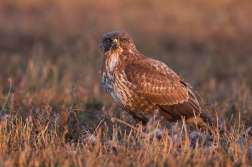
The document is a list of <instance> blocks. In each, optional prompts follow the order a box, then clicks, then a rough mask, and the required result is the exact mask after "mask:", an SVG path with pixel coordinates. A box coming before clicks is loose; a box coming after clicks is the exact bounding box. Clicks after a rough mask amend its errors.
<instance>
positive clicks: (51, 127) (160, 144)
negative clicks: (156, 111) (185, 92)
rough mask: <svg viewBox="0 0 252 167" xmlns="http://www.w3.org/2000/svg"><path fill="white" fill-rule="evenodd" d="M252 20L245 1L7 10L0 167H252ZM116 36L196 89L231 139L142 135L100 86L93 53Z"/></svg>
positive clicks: (29, 5)
mask: <svg viewBox="0 0 252 167" xmlns="http://www.w3.org/2000/svg"><path fill="white" fill-rule="evenodd" d="M251 11H252V3H251V2H250V1H247V0H241V1H239V2H238V1H235V0H221V1H210V0H205V1H201V0H193V1H188V2H186V1H181V0H178V1H162V0H157V1H155V2H154V1H150V0H140V1H137V2H135V1H133V0H129V1H127V2H126V1H125V2H121V1H112V0H108V1H106V2H105V1H100V0H98V1H86V0H85V1H78V0H73V1H67V0H63V1H62V0H61V1H59V0H54V1H50V0H44V1H34V0H23V1H14V0H1V1H0V109H1V111H0V116H1V120H0V147H1V148H0V166H213V165H214V166H251V165H252V164H251V161H252V158H251V156H252V155H251V154H252V138H251V130H250V129H249V128H250V127H252V123H251V122H252V104H251V101H252V93H251V91H252V86H251V85H252V80H251V77H252V48H251V46H252V31H251V30H252V22H251V20H252V15H251ZM115 29H125V30H127V31H128V32H129V33H130V34H131V36H132V38H133V40H134V41H135V43H136V45H137V48H138V49H139V50H140V51H141V52H142V53H144V54H145V55H147V56H150V57H153V58H156V59H159V60H162V61H164V62H165V63H166V64H168V65H169V66H170V67H171V68H172V69H174V70H175V71H176V72H178V73H179V74H180V75H181V76H183V77H184V78H185V80H186V81H187V82H189V83H191V85H193V86H194V91H197V92H199V96H198V97H199V99H200V102H201V104H202V106H204V104H205V103H207V104H210V105H207V106H208V107H204V108H205V110H207V112H208V113H209V114H210V115H211V116H213V117H215V118H216V117H218V118H220V119H221V120H222V121H223V124H224V127H225V128H226V132H225V133H224V134H219V133H218V132H215V133H214V135H213V136H209V135H208V134H197V133H196V132H194V131H193V130H192V129H188V127H186V126H183V125H178V128H179V129H178V130H177V131H174V130H171V129H169V130H165V132H164V134H163V135H162V137H161V139H157V138H156V137H155V135H151V133H150V134H149V135H148V134H146V133H143V132H142V127H141V126H139V125H137V124H136V123H135V122H134V121H133V120H132V118H131V117H130V116H129V115H128V114H127V113H125V112H122V111H121V109H120V108H118V107H117V106H116V105H115V103H114V102H112V100H111V99H110V98H109V97H108V95H106V94H105V92H104V91H103V88H102V87H101V86H100V76H99V74H98V71H99V68H100V65H101V61H102V56H101V54H100V53H98V50H97V47H98V44H99V40H100V38H101V36H102V34H103V33H105V32H107V31H111V30H115ZM75 79H77V80H75ZM9 81H10V82H9ZM73 81H74V82H73ZM10 84H11V89H10ZM209 106H210V107H209ZM111 117H113V118H114V119H112V120H113V121H112V120H111ZM118 119H119V120H121V121H119V122H118V121H115V120H118ZM128 124H130V125H131V127H130V126H129V125H128ZM155 126H156V125H153V128H155ZM150 132H152V131H150ZM197 135H200V136H199V137H197V138H195V136H197ZM193 136H194V137H193Z"/></svg>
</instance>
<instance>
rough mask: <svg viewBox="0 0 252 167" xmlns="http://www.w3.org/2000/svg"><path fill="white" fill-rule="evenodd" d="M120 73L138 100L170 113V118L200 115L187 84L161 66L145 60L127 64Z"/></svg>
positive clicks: (157, 62) (151, 60) (156, 62)
mask: <svg viewBox="0 0 252 167" xmlns="http://www.w3.org/2000/svg"><path fill="white" fill-rule="evenodd" d="M124 72H125V74H126V76H127V79H128V81H129V82H131V83H133V84H134V85H136V88H135V91H136V93H137V94H138V95H139V97H144V98H145V99H146V100H147V101H148V102H149V103H151V104H152V105H157V106H159V107H160V108H161V109H162V110H164V111H165V112H168V113H170V114H171V115H172V117H173V119H180V118H181V116H185V117H192V116H194V115H195V114H197V115H198V114H199V113H201V109H200V106H199V104H198V101H197V99H196V98H195V96H194V95H193V93H192V91H191V90H190V85H189V84H187V83H185V82H184V81H183V79H182V78H181V77H180V76H179V75H177V74H176V73H175V72H173V71H172V70H171V69H170V68H169V67H168V66H166V65H165V64H164V63H162V62H160V61H157V60H154V59H151V58H147V57H145V58H144V59H141V60H138V61H134V62H133V63H132V64H129V65H127V66H126V67H125V71H124Z"/></svg>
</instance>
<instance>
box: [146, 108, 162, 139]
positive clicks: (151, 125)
mask: <svg viewBox="0 0 252 167" xmlns="http://www.w3.org/2000/svg"><path fill="white" fill-rule="evenodd" d="M162 120H163V116H161V115H160V114H159V111H158V110H154V111H153V112H152V114H151V115H150V117H149V120H148V122H147V124H146V125H145V127H144V129H143V136H144V137H146V136H149V135H154V136H155V137H157V138H158V139H159V138H160V137H161V136H162V134H163V133H164V131H163V130H162V129H160V128H158V126H159V123H160V121H162Z"/></svg>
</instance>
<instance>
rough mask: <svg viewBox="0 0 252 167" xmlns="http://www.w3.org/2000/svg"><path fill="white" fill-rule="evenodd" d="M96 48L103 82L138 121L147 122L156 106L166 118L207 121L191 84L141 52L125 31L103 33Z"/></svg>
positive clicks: (202, 122)
mask: <svg viewBox="0 0 252 167" xmlns="http://www.w3.org/2000/svg"><path fill="white" fill-rule="evenodd" d="M99 50H100V51H101V52H102V53H103V55H104V58H103V65H102V69H101V76H102V85H103V86H104V88H105V90H106V92H107V93H109V94H110V96H111V97H112V98H113V100H114V101H115V102H116V103H117V104H119V105H120V106H121V107H122V108H123V109H124V110H126V111H128V112H129V113H130V114H131V115H132V116H133V117H134V118H135V119H136V120H137V121H141V122H142V123H143V124H146V123H147V122H148V119H149V117H150V115H151V114H152V113H153V111H156V110H158V111H159V113H160V114H161V115H162V116H163V117H164V118H165V119H166V120H168V121H177V120H180V119H181V118H182V117H184V118H185V119H186V120H187V122H188V123H189V124H191V125H194V124H197V125H199V126H201V125H204V124H205V123H207V122H209V121H210V118H209V117H208V116H207V115H206V114H204V113H203V111H202V109H201V108H200V105H199V103H198V101H197V99H196V97H195V96H194V94H193V92H192V91H191V89H190V88H191V86H190V85H189V84H188V83H186V82H184V81H183V79H182V78H181V77H180V76H179V75H177V74H176V73H175V72H174V71H172V70H171V69H170V68H169V67H168V66H167V65H165V64H164V63H162V62H160V61H158V60H154V59H151V58H148V57H146V56H144V55H142V54H141V53H140V52H139V51H138V50H137V49H136V46H135V44H134V42H133V41H132V39H131V38H130V36H129V35H128V33H127V32H126V31H123V30H119V31H112V32H109V33H106V34H104V35H103V37H102V39H101V42H100V46H99Z"/></svg>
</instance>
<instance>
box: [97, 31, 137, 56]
mask: <svg viewBox="0 0 252 167" xmlns="http://www.w3.org/2000/svg"><path fill="white" fill-rule="evenodd" d="M133 48H134V49H135V48H136V46H135V44H134V42H133V41H132V39H131V38H130V36H129V34H128V33H127V32H126V31H124V30H118V31H111V32H108V33H106V34H104V35H103V36H102V39H101V42H100V45H99V51H100V52H102V53H103V54H104V55H107V53H108V54H113V53H114V52H119V53H120V52H123V51H129V49H133Z"/></svg>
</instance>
